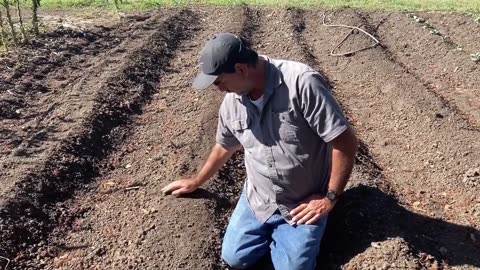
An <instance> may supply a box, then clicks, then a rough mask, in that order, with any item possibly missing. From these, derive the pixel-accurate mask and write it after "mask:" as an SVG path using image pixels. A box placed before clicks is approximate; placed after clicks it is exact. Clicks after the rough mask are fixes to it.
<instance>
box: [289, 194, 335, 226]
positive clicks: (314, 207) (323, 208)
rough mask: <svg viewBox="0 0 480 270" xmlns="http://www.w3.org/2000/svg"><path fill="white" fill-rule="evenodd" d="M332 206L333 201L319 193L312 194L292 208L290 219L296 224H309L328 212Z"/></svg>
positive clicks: (333, 204)
mask: <svg viewBox="0 0 480 270" xmlns="http://www.w3.org/2000/svg"><path fill="white" fill-rule="evenodd" d="M333 206H335V202H332V201H330V200H329V199H327V198H326V197H325V196H322V195H320V194H313V195H311V196H309V197H308V198H307V199H306V200H305V201H304V202H303V203H302V204H300V205H299V206H297V207H296V208H295V209H293V210H292V211H291V212H290V215H292V216H293V219H292V220H293V222H295V223H296V224H307V225H310V224H313V223H315V222H316V221H318V220H319V219H320V218H322V217H323V216H325V215H326V214H328V213H329V212H330V211H331V210H332V208H333Z"/></svg>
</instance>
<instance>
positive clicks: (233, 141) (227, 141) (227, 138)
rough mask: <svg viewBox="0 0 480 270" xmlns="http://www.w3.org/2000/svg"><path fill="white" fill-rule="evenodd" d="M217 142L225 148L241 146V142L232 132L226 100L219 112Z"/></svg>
mask: <svg viewBox="0 0 480 270" xmlns="http://www.w3.org/2000/svg"><path fill="white" fill-rule="evenodd" d="M216 142H217V143H218V144H220V145H221V146H223V147H225V148H231V147H234V146H238V145H240V142H239V141H238V140H237V138H236V137H235V136H234V135H233V133H232V132H231V130H230V128H229V126H228V123H227V118H226V110H225V100H224V101H223V102H222V105H221V106H220V109H219V111H218V125H217V135H216Z"/></svg>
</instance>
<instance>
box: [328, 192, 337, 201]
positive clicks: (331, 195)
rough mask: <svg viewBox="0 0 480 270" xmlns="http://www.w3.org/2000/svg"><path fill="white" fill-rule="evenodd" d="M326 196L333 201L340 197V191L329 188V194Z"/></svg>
mask: <svg viewBox="0 0 480 270" xmlns="http://www.w3.org/2000/svg"><path fill="white" fill-rule="evenodd" d="M325 197H327V199H329V200H330V201H332V202H333V201H336V200H337V199H338V193H337V192H335V191H333V190H329V191H327V195H326V196H325Z"/></svg>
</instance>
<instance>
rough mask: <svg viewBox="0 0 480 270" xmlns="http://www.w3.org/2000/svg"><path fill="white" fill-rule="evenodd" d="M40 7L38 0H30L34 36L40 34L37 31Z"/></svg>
mask: <svg viewBox="0 0 480 270" xmlns="http://www.w3.org/2000/svg"><path fill="white" fill-rule="evenodd" d="M39 6H40V0H32V28H33V32H34V33H35V35H36V36H38V35H39V34H40V31H39V30H38V14H37V11H38V7H39Z"/></svg>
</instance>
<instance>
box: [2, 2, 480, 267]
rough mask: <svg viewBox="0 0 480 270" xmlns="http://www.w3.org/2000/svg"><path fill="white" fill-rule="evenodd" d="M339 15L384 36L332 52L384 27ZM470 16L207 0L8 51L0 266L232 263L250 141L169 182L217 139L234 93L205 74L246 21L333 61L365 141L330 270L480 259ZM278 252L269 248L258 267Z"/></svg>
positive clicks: (255, 36)
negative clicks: (194, 184)
mask: <svg viewBox="0 0 480 270" xmlns="http://www.w3.org/2000/svg"><path fill="white" fill-rule="evenodd" d="M323 14H325V18H326V19H325V23H327V24H331V23H333V24H345V25H351V26H359V27H361V28H363V29H365V30H366V31H368V32H369V33H371V34H373V35H374V36H375V37H376V38H378V39H379V41H380V45H378V46H376V47H374V48H370V49H366V50H363V51H360V52H357V53H354V54H350V55H347V56H343V57H334V56H331V55H330V52H331V51H332V49H333V48H335V47H337V45H338V44H339V43H340V42H341V41H342V39H343V38H344V37H346V36H347V35H348V36H347V38H346V40H345V42H343V43H342V44H340V46H339V47H338V48H337V49H336V52H346V51H351V50H355V49H359V48H363V47H367V46H369V45H370V44H372V40H369V39H368V37H367V36H366V35H363V34H362V33H361V32H360V31H353V32H352V33H350V30H349V29H345V28H339V27H328V26H325V25H324V24H323V23H322V22H323V20H322V19H323V16H322V15H323ZM414 16H417V17H414ZM418 16H421V17H422V18H426V19H428V25H429V27H427V28H425V27H424V24H425V23H423V24H422V22H421V21H422V20H418ZM415 18H417V19H415ZM450 18H451V20H450ZM470 19H471V17H468V16H463V15H459V14H453V15H447V14H435V13H422V14H420V15H419V14H410V13H387V12H380V11H375V12H372V11H368V12H367V11H362V10H351V9H344V10H320V9H311V10H302V9H265V8H254V7H246V6H245V7H239V8H206V7H204V8H192V9H184V10H180V9H162V10H159V11H156V12H152V13H149V14H145V15H141V16H140V15H137V16H134V17H129V18H125V19H123V20H122V21H121V22H120V23H119V24H118V25H116V26H114V27H112V26H111V27H107V28H105V27H96V28H93V29H91V30H85V31H81V30H78V29H77V30H69V29H58V30H55V31H52V32H49V33H47V34H46V35H45V36H44V37H42V38H40V39H38V40H37V41H35V42H34V43H32V45H30V46H27V47H24V48H22V49H21V51H20V53H18V54H12V55H9V56H7V57H3V58H2V59H1V62H2V65H1V67H0V68H1V69H2V73H1V74H2V75H1V77H0V79H1V80H0V89H1V90H2V91H1V92H0V104H1V107H0V115H1V123H0V128H1V131H2V132H1V137H0V138H1V140H0V147H1V148H0V149H1V152H0V153H1V162H2V166H3V167H2V171H1V173H0V176H1V182H2V185H1V186H2V187H1V188H0V207H1V209H0V247H1V248H0V256H2V257H5V259H2V257H0V267H4V266H7V259H9V260H11V262H10V263H9V265H8V267H9V268H12V269H225V268H226V266H225V265H224V264H223V263H222V262H221V260H220V258H219V248H220V244H221V238H222V235H223V233H224V229H225V226H226V224H227V222H228V218H229V216H230V213H231V210H232V208H233V206H234V205H235V202H236V199H237V196H238V192H239V190H240V188H241V186H242V184H243V180H244V177H245V172H244V168H243V164H242V154H241V153H239V154H238V155H236V156H235V157H234V158H233V159H232V160H231V161H230V162H229V163H228V164H227V165H226V166H225V167H224V169H222V171H221V172H220V173H219V174H218V175H217V176H216V177H215V179H213V180H212V181H211V182H210V183H209V184H208V185H206V186H205V187H204V188H202V189H201V190H200V191H198V192H195V193H194V194H192V195H191V196H187V197H171V196H163V195H162V194H161V192H160V189H161V187H163V186H164V185H166V184H167V183H169V182H171V181H173V180H176V179H178V178H180V177H188V176H190V175H192V174H194V173H195V172H196V171H197V170H198V169H199V168H200V166H201V165H202V163H203V160H204V159H205V157H206V155H208V153H209V150H210V147H211V146H212V145H213V143H214V140H213V138H214V133H215V129H216V115H217V110H218V106H219V104H220V102H221V99H222V95H221V94H219V93H218V92H215V91H214V90H207V91H203V92H201V91H194V90H192V89H191V88H190V83H191V80H192V78H193V77H194V76H195V74H196V72H197V68H196V66H197V57H198V53H199V50H200V49H201V47H202V46H203V44H204V42H205V41H206V39H207V38H208V36H210V35H211V34H212V33H214V32H218V31H229V32H234V33H238V34H240V35H242V36H244V37H246V38H247V39H248V40H250V41H251V43H252V44H253V46H254V47H255V48H256V49H257V50H258V51H259V53H261V54H266V55H269V56H271V57H277V58H285V59H291V60H296V61H302V62H306V63H308V64H309V65H311V66H312V67H314V68H315V69H317V70H319V71H320V72H321V73H322V74H323V75H324V76H325V77H326V78H327V80H328V81H329V82H330V84H331V86H332V90H333V92H334V94H335V95H336V97H337V99H338V100H339V102H340V103H341V105H342V107H343V108H344V110H345V113H346V114H347V116H348V118H349V120H350V121H351V122H352V124H353V125H354V127H355V129H356V131H357V133H358V135H359V137H360V139H361V141H362V143H361V146H360V149H359V153H358V155H357V162H356V167H355V170H354V173H353V175H352V180H351V182H350V183H349V185H348V189H347V191H346V192H345V196H344V197H343V198H342V200H341V201H340V202H339V203H338V204H337V206H336V207H335V209H334V211H333V212H332V213H331V216H330V219H329V224H328V228H327V232H326V235H325V237H324V241H323V242H322V249H321V252H320V255H319V257H318V265H319V269H324V268H325V269H338V268H341V269H477V268H480V260H479V258H478V254H480V242H479V241H480V231H479V229H480V226H479V224H480V200H479V197H478V195H477V194H478V191H479V189H480V172H479V170H480V163H479V160H480V156H479V155H480V134H479V132H480V131H479V130H480V113H479V111H478V108H479V106H478V105H479V100H480V97H479V96H480V95H479V93H478V89H479V87H478V85H480V84H479V81H478V80H479V78H480V76H479V66H478V63H475V62H473V61H471V60H470V58H469V54H470V53H473V52H474V51H475V49H476V48H475V46H477V45H478V44H476V43H475V40H474V39H472V38H471V37H470V36H469V35H467V34H465V33H467V32H471V33H472V36H475V35H476V36H478V35H480V32H478V27H472V25H471V24H469V23H466V22H468V21H469V20H470ZM472 20H473V19H472ZM419 21H420V22H419ZM432 29H438V31H439V32H438V33H437V32H434V33H433V34H432V33H431V30H432ZM475 44H476V45H475ZM459 47H462V48H463V50H459V49H457V48H459ZM477 49H478V50H480V48H477ZM268 268H271V264H270V263H269V258H268V256H266V257H265V259H264V260H262V261H261V262H259V264H258V265H256V266H254V267H253V269H268Z"/></svg>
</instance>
